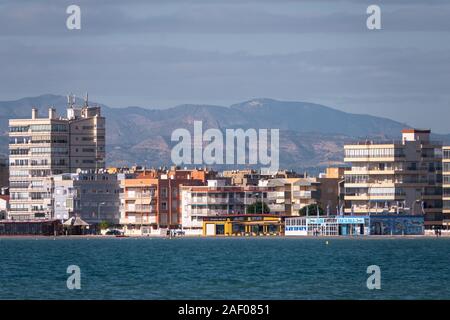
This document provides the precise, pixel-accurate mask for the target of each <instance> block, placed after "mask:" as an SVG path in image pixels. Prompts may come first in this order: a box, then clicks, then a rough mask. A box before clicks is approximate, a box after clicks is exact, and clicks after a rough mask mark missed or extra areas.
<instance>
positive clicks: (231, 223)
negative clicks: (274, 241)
mask: <svg viewBox="0 0 450 320" xmlns="http://www.w3.org/2000/svg"><path fill="white" fill-rule="evenodd" d="M283 230H284V225H283V219H282V217H280V216H278V215H270V214H241V215H223V216H215V217H205V218H203V235H204V236H265V235H266V236H269V235H281V234H282V233H283Z"/></svg>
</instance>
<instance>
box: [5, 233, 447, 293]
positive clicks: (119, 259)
mask: <svg viewBox="0 0 450 320" xmlns="http://www.w3.org/2000/svg"><path fill="white" fill-rule="evenodd" d="M326 241H328V245H327V244H326ZM69 265H78V266H79V267H80V269H81V290H69V289H67V286H66V280H67V277H68V276H69V274H67V273H66V270H67V267H68V266H69ZM369 265H378V266H380V268H381V290H368V289H367V287H366V280H367V277H368V276H369V275H368V274H367V273H366V269H367V266H369ZM0 299H450V239H442V238H441V239H433V238H428V239H323V238H322V239H298V238H296V239H289V238H245V239H243V238H226V239H215V238H208V239H198V238H196V239H194V238H184V239H182V238H179V239H155V238H147V239H135V238H112V239H111V238H103V239H92V238H89V239H87V238H80V239H73V238H72V239H67V238H57V239H56V240H53V238H48V239H47V238H45V239H43V238H40V239H34V238H29V239H11V238H9V239H8V238H6V239H5V238H1V239H0Z"/></svg>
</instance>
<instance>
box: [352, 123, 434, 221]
mask: <svg viewBox="0 0 450 320" xmlns="http://www.w3.org/2000/svg"><path fill="white" fill-rule="evenodd" d="M441 148H442V146H441V143H439V142H435V141H431V140H430V130H417V129H405V130H403V131H402V139H401V140H400V141H382V142H378V141H372V140H366V141H361V142H357V143H353V144H349V145H345V147H344V149H345V158H344V161H345V162H346V163H348V164H350V165H351V168H350V169H349V170H346V171H345V201H347V202H348V203H349V206H348V207H347V208H345V213H346V214H355V215H370V214H374V213H383V214H385V213H396V214H409V215H422V214H423V215H424V216H425V226H426V227H432V226H436V225H441V224H442V171H441V166H442V162H441V161H442V159H441V158H442V149H441Z"/></svg>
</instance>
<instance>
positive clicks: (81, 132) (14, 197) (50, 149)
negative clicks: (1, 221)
mask: <svg viewBox="0 0 450 320" xmlns="http://www.w3.org/2000/svg"><path fill="white" fill-rule="evenodd" d="M104 159H105V118H104V117H102V116H101V114H100V107H90V106H88V103H87V99H86V101H85V105H84V106H76V105H75V104H74V99H73V98H72V97H70V96H69V97H68V108H67V117H65V118H63V117H59V116H58V115H57V113H56V110H55V109H54V108H49V111H48V116H47V117H39V115H38V110H37V109H36V108H33V109H32V112H31V119H12V120H9V166H10V177H9V183H10V212H9V214H8V218H9V219H21V220H25V219H49V218H52V217H51V207H52V202H51V201H52V200H51V198H52V197H51V192H52V190H50V188H49V186H48V185H46V184H45V179H44V178H45V177H48V176H50V175H57V174H62V173H70V172H75V171H76V170H77V169H78V168H80V169H83V170H87V169H100V168H104V166H105V162H104Z"/></svg>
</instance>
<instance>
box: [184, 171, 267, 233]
mask: <svg viewBox="0 0 450 320" xmlns="http://www.w3.org/2000/svg"><path fill="white" fill-rule="evenodd" d="M180 190H181V199H182V203H181V205H182V210H181V215H182V226H183V230H184V231H185V232H186V234H193V235H201V234H202V230H203V227H204V226H203V220H204V218H205V217H215V216H221V215H242V214H248V213H249V212H248V208H249V206H251V205H253V204H254V203H255V202H257V201H259V202H264V203H265V204H267V203H268V191H269V190H271V188H270V187H264V186H251V185H248V186H242V185H241V186H238V185H229V184H227V180H224V179H216V180H208V184H207V185H205V186H183V187H181V189H180ZM260 208H261V211H262V212H261V214H262V213H267V212H263V206H260ZM271 212H272V211H271ZM253 213H254V212H253ZM258 214H259V213H258Z"/></svg>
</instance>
